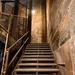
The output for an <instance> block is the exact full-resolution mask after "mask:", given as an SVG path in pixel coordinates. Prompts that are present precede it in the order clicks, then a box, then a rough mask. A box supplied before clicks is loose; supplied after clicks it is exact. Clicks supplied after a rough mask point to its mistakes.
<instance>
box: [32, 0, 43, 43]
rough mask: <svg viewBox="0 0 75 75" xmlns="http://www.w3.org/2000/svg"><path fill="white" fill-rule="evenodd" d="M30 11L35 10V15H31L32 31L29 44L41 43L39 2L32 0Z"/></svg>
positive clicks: (40, 8)
mask: <svg viewBox="0 0 75 75" xmlns="http://www.w3.org/2000/svg"><path fill="white" fill-rule="evenodd" d="M32 9H33V10H35V14H32V30H31V42H32V43H41V42H42V5H41V1H40V0H33V6H32Z"/></svg>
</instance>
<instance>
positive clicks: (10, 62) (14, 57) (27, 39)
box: [8, 37, 29, 68]
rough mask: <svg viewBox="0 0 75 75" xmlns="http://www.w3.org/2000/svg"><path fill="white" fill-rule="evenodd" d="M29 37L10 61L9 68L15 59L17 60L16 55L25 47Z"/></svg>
mask: <svg viewBox="0 0 75 75" xmlns="http://www.w3.org/2000/svg"><path fill="white" fill-rule="evenodd" d="M28 39H29V37H28V38H27V39H26V40H25V42H24V43H23V45H22V46H21V47H20V48H19V50H18V51H17V53H16V54H15V56H14V57H13V58H12V60H11V61H10V63H9V65H8V68H9V67H10V65H11V64H12V63H13V61H14V60H15V58H16V56H17V55H18V53H19V52H20V51H21V49H22V48H23V47H24V45H25V44H26V42H27V41H28Z"/></svg>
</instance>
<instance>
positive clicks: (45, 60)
mask: <svg viewBox="0 0 75 75" xmlns="http://www.w3.org/2000/svg"><path fill="white" fill-rule="evenodd" d="M14 75H60V72H59V69H58V67H57V64H56V62H55V59H54V56H53V53H52V51H51V50H50V47H49V44H47V43H46V44H45V43H42V44H35V43H32V44H28V46H27V48H26V50H25V51H24V53H23V55H22V56H21V58H20V60H19V62H18V64H17V67H16V68H15V70H14Z"/></svg>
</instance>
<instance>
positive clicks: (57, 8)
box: [47, 0, 75, 75]
mask: <svg viewBox="0 0 75 75" xmlns="http://www.w3.org/2000/svg"><path fill="white" fill-rule="evenodd" d="M47 32H48V34H47V40H48V42H49V43H50V46H51V49H52V50H53V53H54V56H55V58H56V60H57V63H58V64H65V67H64V66H59V67H60V70H61V73H62V75H75V0H47Z"/></svg>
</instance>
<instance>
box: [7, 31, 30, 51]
mask: <svg viewBox="0 0 75 75" xmlns="http://www.w3.org/2000/svg"><path fill="white" fill-rule="evenodd" d="M28 33H29V31H28V32H26V33H25V34H24V35H23V36H22V37H21V38H20V39H19V40H17V41H16V42H15V43H14V44H13V45H12V46H10V47H9V48H8V49H7V50H8V51H10V49H11V48H13V47H14V46H15V45H16V44H17V43H18V42H19V41H20V40H22V38H24V37H25V36H26V35H27V34H28Z"/></svg>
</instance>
